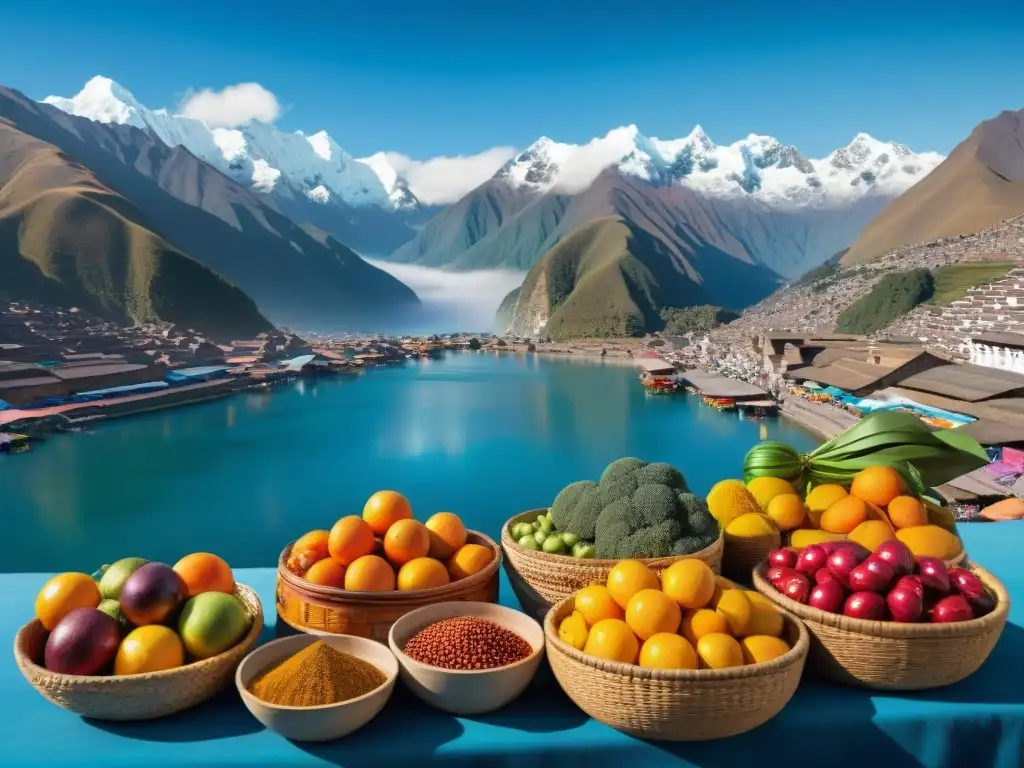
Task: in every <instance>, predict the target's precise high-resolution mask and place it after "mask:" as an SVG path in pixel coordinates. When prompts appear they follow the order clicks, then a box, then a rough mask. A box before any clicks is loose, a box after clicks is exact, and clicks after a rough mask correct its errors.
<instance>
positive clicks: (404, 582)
mask: <svg viewBox="0 0 1024 768" xmlns="http://www.w3.org/2000/svg"><path fill="white" fill-rule="evenodd" d="M449 580H450V579H449V576H448V569H447V568H445V567H444V563H442V562H441V561H440V560H435V559H434V558H432V557H417V558H414V559H413V560H410V561H409V562H408V563H406V564H405V565H403V566H402V567H401V568H399V569H398V589H399V591H401V592H406V591H408V590H412V589H434V588H436V587H443V586H444V585H445V584H447V583H448V582H449Z"/></svg>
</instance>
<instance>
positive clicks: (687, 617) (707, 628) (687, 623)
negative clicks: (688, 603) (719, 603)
mask: <svg viewBox="0 0 1024 768" xmlns="http://www.w3.org/2000/svg"><path fill="white" fill-rule="evenodd" d="M679 631H680V632H682V634H683V637H685V638H686V639H687V640H689V641H690V643H691V645H697V641H698V640H700V639H701V638H702V637H704V635H710V634H711V633H713V632H718V633H721V634H726V635H727V634H729V620H728V619H726V618H725V616H723V615H722V614H720V613H719V612H718V611H713V610H711V609H710V608H696V609H694V610H692V611H687V612H686V613H684V614H683V622H682V626H681V627H680V628H679Z"/></svg>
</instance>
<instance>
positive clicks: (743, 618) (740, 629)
mask: <svg viewBox="0 0 1024 768" xmlns="http://www.w3.org/2000/svg"><path fill="white" fill-rule="evenodd" d="M753 610H754V609H753V608H752V607H751V605H750V600H748V599H747V596H746V595H745V594H744V593H743V590H742V589H727V590H725V591H724V592H722V597H721V598H720V599H719V601H718V605H717V606H715V611H716V612H717V613H720V614H722V616H724V617H725V620H726V622H728V624H729V634H730V635H733V636H734V637H743V635H745V634H747V626H748V625H749V624H750V614H751V613H753Z"/></svg>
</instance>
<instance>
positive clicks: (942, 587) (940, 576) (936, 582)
mask: <svg viewBox="0 0 1024 768" xmlns="http://www.w3.org/2000/svg"><path fill="white" fill-rule="evenodd" d="M917 575H918V576H919V577H920V579H921V581H922V582H923V583H924V586H925V588H926V589H934V590H935V591H936V592H941V593H942V594H948V593H949V571H947V570H946V564H945V563H944V562H942V561H941V560H939V559H938V558H935V557H919V558H917Z"/></svg>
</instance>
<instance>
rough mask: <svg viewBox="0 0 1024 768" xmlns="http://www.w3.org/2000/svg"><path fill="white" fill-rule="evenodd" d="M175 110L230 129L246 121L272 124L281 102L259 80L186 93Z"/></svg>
mask: <svg viewBox="0 0 1024 768" xmlns="http://www.w3.org/2000/svg"><path fill="white" fill-rule="evenodd" d="M179 111H180V113H181V114H182V115H183V116H184V117H190V118H192V119H193V120H200V121H202V122H204V123H206V124H207V125H208V126H210V127H211V128H234V127H235V126H237V125H242V124H243V123H248V122H249V121H250V120H256V121H258V122H261V123H272V122H274V121H275V120H276V119H277V118H278V116H279V115H280V114H281V105H280V104H279V103H278V101H277V97H276V96H275V95H274V94H273V93H271V92H270V91H268V90H267V89H266V88H264V87H263V86H262V85H260V84H259V83H238V84H237V85H228V86H226V87H224V88H222V89H221V90H219V91H214V90H211V89H210V88H204V89H203V90H201V91H195V92H190V93H188V94H187V95H186V96H185V98H184V99H182V102H181V106H180V107H179Z"/></svg>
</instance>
